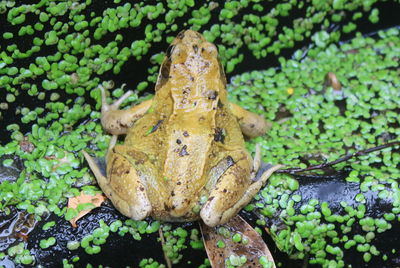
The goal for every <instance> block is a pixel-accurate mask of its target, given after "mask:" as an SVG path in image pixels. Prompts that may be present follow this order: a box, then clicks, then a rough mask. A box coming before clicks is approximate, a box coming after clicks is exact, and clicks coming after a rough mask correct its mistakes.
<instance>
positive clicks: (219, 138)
mask: <svg viewBox="0 0 400 268" xmlns="http://www.w3.org/2000/svg"><path fill="white" fill-rule="evenodd" d="M224 132H225V131H224V129H222V128H219V127H217V128H215V132H214V141H216V142H221V143H224V140H225V134H224Z"/></svg>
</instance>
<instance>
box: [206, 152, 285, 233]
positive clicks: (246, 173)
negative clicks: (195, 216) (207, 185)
mask: <svg viewBox="0 0 400 268" xmlns="http://www.w3.org/2000/svg"><path fill="white" fill-rule="evenodd" d="M238 156H239V157H238ZM240 156H241V157H240ZM236 159H239V160H237V161H236V162H235V163H234V164H233V165H232V166H230V167H229V168H228V169H227V170H226V171H225V173H224V174H223V175H222V176H221V177H220V178H219V180H218V181H217V183H216V184H215V187H214V188H213V190H212V191H211V193H210V195H209V197H208V200H207V202H206V203H205V204H204V206H203V208H202V209H201V211H200V216H201V218H202V220H203V221H204V223H205V224H207V225H208V226H211V227H213V226H216V225H219V224H224V223H225V222H227V221H228V220H229V219H230V218H232V217H233V216H234V215H235V214H237V213H238V212H239V210H240V209H242V208H243V207H244V206H245V205H247V203H249V202H250V201H251V199H252V198H253V197H254V195H255V194H257V192H258V191H259V190H260V189H261V187H262V186H263V185H264V184H265V182H266V181H267V179H268V177H269V176H270V175H271V174H272V173H273V172H274V171H276V170H277V169H279V168H281V167H282V166H281V165H277V166H273V167H271V168H270V169H268V170H266V171H265V172H264V173H263V174H262V175H261V177H260V179H258V180H257V181H254V180H253V178H255V174H256V173H257V171H258V169H259V166H260V161H261V153H260V147H259V146H258V145H257V147H256V156H255V159H254V162H253V164H252V163H251V161H250V159H249V158H247V157H246V154H245V152H242V151H238V152H236Z"/></svg>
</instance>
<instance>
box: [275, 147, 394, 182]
mask: <svg viewBox="0 0 400 268" xmlns="http://www.w3.org/2000/svg"><path fill="white" fill-rule="evenodd" d="M399 144H400V141H393V142H389V143H386V144H383V145H379V146H376V147H372V148H369V149H366V150H361V151H358V152H355V153H351V154H347V155H345V156H343V157H341V158H339V159H337V160H335V161H332V162H327V163H323V164H318V165H314V166H309V167H307V168H298V167H295V168H288V169H279V170H277V171H275V172H276V173H287V174H296V173H300V172H304V171H310V170H315V169H323V168H326V167H330V166H334V165H336V164H339V163H342V162H344V161H347V160H349V159H350V158H353V157H358V156H361V155H366V154H369V153H372V152H375V151H380V150H383V149H385V148H388V147H393V146H396V145H399Z"/></svg>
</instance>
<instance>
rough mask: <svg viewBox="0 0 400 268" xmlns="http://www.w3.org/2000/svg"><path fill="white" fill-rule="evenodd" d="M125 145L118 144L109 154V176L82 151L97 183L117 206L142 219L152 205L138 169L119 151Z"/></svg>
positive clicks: (124, 211)
mask: <svg viewBox="0 0 400 268" xmlns="http://www.w3.org/2000/svg"><path fill="white" fill-rule="evenodd" d="M123 147H124V146H122V145H117V146H115V148H113V149H111V150H110V151H109V153H108V155H107V177H106V176H104V175H103V174H102V172H101V171H100V169H99V167H98V166H97V164H96V162H95V161H94V160H93V158H92V157H91V156H90V155H89V154H88V153H86V152H85V151H82V153H83V155H84V156H85V158H86V160H87V162H88V163H89V166H90V168H91V170H92V171H93V173H94V175H95V177H96V180H97V183H98V184H99V186H100V188H101V190H102V191H103V192H104V193H105V194H106V196H107V197H108V198H109V199H111V201H112V203H113V204H114V206H115V208H116V209H117V210H118V211H120V212H121V213H122V214H124V215H125V216H127V217H129V218H132V219H134V220H142V219H144V218H146V217H147V216H148V215H150V213H151V211H152V207H151V204H150V201H149V199H148V197H147V193H146V188H145V185H144V184H143V182H142V181H141V179H140V177H139V175H138V173H137V171H136V169H135V168H134V166H132V164H131V163H130V162H129V161H128V160H127V159H126V158H125V157H124V156H123V155H122V154H119V153H118V151H119V150H120V149H122V150H124V148H123Z"/></svg>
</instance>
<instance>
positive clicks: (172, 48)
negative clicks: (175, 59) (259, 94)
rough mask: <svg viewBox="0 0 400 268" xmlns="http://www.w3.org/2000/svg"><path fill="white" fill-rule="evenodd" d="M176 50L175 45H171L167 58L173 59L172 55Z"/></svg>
mask: <svg viewBox="0 0 400 268" xmlns="http://www.w3.org/2000/svg"><path fill="white" fill-rule="evenodd" d="M174 48H175V46H174V45H170V46H169V47H168V48H167V53H166V56H167V57H168V58H169V59H171V55H172V53H173V51H174Z"/></svg>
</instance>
